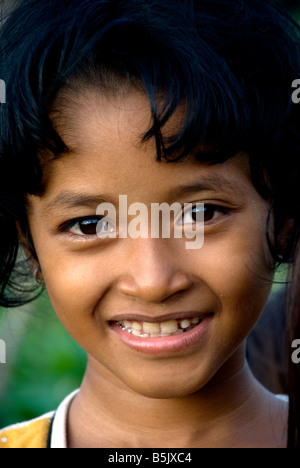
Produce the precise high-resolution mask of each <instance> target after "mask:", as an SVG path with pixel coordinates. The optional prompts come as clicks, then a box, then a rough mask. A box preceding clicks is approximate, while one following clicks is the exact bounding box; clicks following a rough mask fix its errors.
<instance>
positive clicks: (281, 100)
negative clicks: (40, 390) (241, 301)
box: [0, 0, 300, 307]
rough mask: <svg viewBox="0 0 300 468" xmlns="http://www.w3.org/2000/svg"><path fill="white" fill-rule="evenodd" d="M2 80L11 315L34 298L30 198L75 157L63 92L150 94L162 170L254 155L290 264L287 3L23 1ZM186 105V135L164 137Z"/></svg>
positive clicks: (151, 133) (292, 72)
mask: <svg viewBox="0 0 300 468" xmlns="http://www.w3.org/2000/svg"><path fill="white" fill-rule="evenodd" d="M0 78H1V79H2V80H4V81H5V83H6V87H7V89H6V103H5V104H2V105H1V106H0V107H1V108H0V200H1V203H0V232H1V234H0V236H1V238H0V239H1V242H0V305H2V306H5V307H9V306H12V305H14V306H15V305H19V304H22V303H24V302H25V301H26V300H30V299H31V298H32V297H33V296H32V293H33V289H32V288H30V287H29V289H28V288H27V289H26V288H25V284H26V281H24V279H23V280H22V281H23V282H22V281H21V280H20V278H19V276H18V272H19V270H18V268H17V265H18V262H17V259H18V252H19V237H18V231H17V226H16V222H17V221H18V225H19V226H21V228H22V230H23V232H24V233H25V236H26V237H27V241H28V244H29V245H31V247H32V249H31V250H32V252H33V255H34V245H33V243H32V240H31V237H30V231H29V228H28V225H27V218H26V196H27V195H28V194H40V193H42V190H43V169H42V162H41V149H43V148H46V149H47V150H49V151H50V152H51V154H52V155H53V157H54V158H57V157H60V155H61V154H62V153H64V152H67V151H68V148H67V145H66V144H65V142H64V141H63V139H62V137H61V136H60V135H59V133H58V131H57V130H56V129H55V128H54V125H53V122H52V121H51V117H50V114H51V110H53V106H54V104H55V102H56V100H57V96H58V95H59V93H60V92H61V91H62V90H63V89H66V88H67V87H73V89H74V88H75V89H77V91H78V92H82V86H80V83H81V84H82V83H85V84H87V83H89V84H92V85H93V86H99V87H101V86H102V87H103V86H105V87H106V88H107V87H108V86H109V83H113V82H114V83H115V82H119V83H124V82H126V83H128V84H130V85H132V86H136V87H140V88H141V87H142V89H143V90H144V91H145V93H146V94H147V96H148V98H149V102H150V105H151V110H152V126H151V128H150V129H149V130H148V131H147V133H146V134H145V135H144V136H143V141H147V139H150V138H152V137H154V138H155V139H156V143H157V159H158V161H162V160H164V161H169V162H172V161H174V160H180V159H182V158H184V157H185V156H186V155H187V154H189V153H193V154H195V155H196V157H197V158H198V159H199V160H201V161H205V162H208V163H211V164H219V163H222V162H224V161H226V160H227V159H229V158H230V157H232V156H234V155H235V154H236V153H237V152H239V151H245V152H247V153H248V154H249V163H250V170H251V174H252V179H253V183H254V185H255V187H256V188H257V190H258V191H259V193H261V195H262V196H263V197H265V198H267V199H270V201H271V202H272V209H273V211H274V219H275V226H274V229H275V237H274V239H273V240H272V242H271V241H269V244H270V249H271V253H272V257H273V259H274V261H279V260H280V261H289V260H290V253H289V250H288V249H287V248H286V247H287V246H288V242H287V243H286V244H285V245H284V248H283V247H282V243H281V244H280V243H279V241H278V242H277V239H279V232H280V231H281V229H282V227H283V225H284V223H285V221H286V219H293V217H294V212H295V210H296V209H297V205H298V200H299V198H298V199H296V198H295V197H296V195H297V193H298V192H297V191H298V187H297V183H296V180H297V177H296V174H298V173H299V154H300V153H299V150H300V132H299V126H300V106H296V105H295V104H293V103H292V99H291V95H292V91H293V90H292V87H291V85H292V82H293V81H294V80H295V79H297V78H300V50H299V28H298V26H297V24H296V23H295V22H294V21H293V20H292V19H291V18H290V17H289V16H288V15H287V14H286V13H285V12H284V11H282V10H281V9H280V8H279V6H278V5H277V2H273V1H271V0H264V1H263V2H262V1H261V0H226V1H225V0H194V1H193V0H164V1H163V2H162V1H160V0H65V1H64V2H62V1H61V0H48V1H47V2H45V1H42V0H21V1H20V0H19V1H18V2H17V5H16V7H15V8H14V10H13V11H12V13H11V14H10V15H9V17H8V18H5V19H3V26H2V28H1V32H0ZM111 86H112V84H111ZM182 104H183V105H184V109H185V119H184V122H183V124H182V127H181V129H180V131H179V132H177V134H175V135H173V136H170V135H169V136H168V137H167V138H166V137H163V132H162V129H163V126H164V125H165V124H166V122H168V120H169V119H170V118H171V116H172V115H173V114H174V112H175V110H176V109H178V107H179V105H182ZM27 286H28V285H27ZM25 290H26V291H25ZM25 292H26V294H25ZM27 293H29V295H28V294H27Z"/></svg>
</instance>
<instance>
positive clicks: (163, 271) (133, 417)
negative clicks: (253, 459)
mask: <svg viewBox="0 0 300 468" xmlns="http://www.w3.org/2000/svg"><path fill="white" fill-rule="evenodd" d="M298 35H299V31H298V28H297V26H296V24H294V22H293V21H292V20H291V19H290V18H288V17H287V16H286V15H285V14H284V13H283V12H281V11H280V10H279V9H278V8H277V7H276V6H275V5H273V4H272V2H269V1H267V2H260V1H258V0H251V1H250V0H249V1H243V2H242V1H240V0H226V1H224V0H209V1H206V0H197V1H187V0H186V1H184V0H178V1H176V2H174V0H172V1H169V0H166V1H164V2H157V1H154V0H144V1H143V2H141V1H137V0H129V1H128V0H126V1H122V0H105V1H104V0H103V1H102V0H84V1H82V0H68V1H65V2H63V4H62V2H61V1H59V0H52V1H51V2H42V1H40V0H23V1H20V2H19V4H18V6H17V8H16V9H15V10H14V11H13V13H12V14H11V16H10V17H9V18H8V19H7V21H6V22H5V24H4V26H3V28H2V32H1V38H0V44H1V74H2V76H1V78H2V79H3V80H4V81H5V83H6V85H7V96H6V104H5V105H2V107H1V148H0V155H1V159H0V166H1V167H0V178H1V183H0V187H1V188H0V190H1V217H0V223H1V243H0V245H1V247H0V249H1V251H0V252H1V253H0V255H1V267H0V268H1V269H0V281H1V305H2V306H5V307H9V306H12V305H17V304H23V303H24V302H26V301H28V300H31V299H32V298H33V290H32V283H30V281H29V280H28V281H27V282H25V281H24V270H22V269H21V267H22V265H20V264H19V262H18V261H17V254H18V251H19V249H21V248H22V249H23V250H24V251H25V252H26V254H27V257H28V262H26V264H25V265H23V267H24V268H25V269H26V268H27V273H28V278H29V277H30V276H33V277H34V279H35V280H36V282H37V283H38V284H39V285H40V286H44V287H46V288H47V292H48V294H49V298H50V300H51V303H52V305H53V308H54V310H55V312H56V314H57V315H58V317H59V318H60V320H61V322H62V323H63V325H64V326H65V328H66V329H67V330H68V332H69V333H70V334H71V335H72V336H73V337H74V338H75V339H76V340H77V342H78V343H79V344H80V345H81V346H82V347H83V348H84V349H85V350H86V352H87V355H88V365H87V369H86V373H85V376H84V378H83V382H82V385H81V387H80V389H79V390H78V391H76V392H74V393H73V394H72V395H70V396H69V397H68V398H67V399H66V400H65V401H64V402H63V403H62V404H61V405H60V406H59V408H58V410H57V411H56V412H55V413H50V414H47V415H45V416H42V417H41V418H38V419H37V420H34V421H31V422H27V423H23V424H21V425H17V426H14V427H10V428H6V429H4V430H3V431H1V432H0V446H1V447H14V448H15V447H36V448H41V447H51V448H52V447H63V448H74V447H85V448H89V447H114V448H117V447H152V448H154V447H182V448H184V447H185V448H188V447H189V448H190V447H285V446H286V431H287V413H288V408H287V403H286V402H285V401H284V400H283V399H281V398H278V396H276V395H273V394H271V393H269V392H268V391H267V390H265V389H264V388H263V387H262V386H261V385H260V384H259V383H258V382H257V381H256V380H255V379H254V377H253V376H252V374H251V372H250V370H249V368H248V366H247V364H246V362H245V340H246V338H247V336H248V334H249V333H250V331H251V330H252V328H253V326H254V325H255V323H256V321H257V320H258V318H259V315H260V313H261V311H262V309H263V307H264V305H265V303H266V300H267V298H268V295H269V293H270V287H271V284H272V279H273V275H274V271H275V267H276V264H277V263H278V262H282V261H289V258H288V257H287V252H288V249H287V246H288V245H289V243H290V240H291V236H292V235H293V219H294V213H295V210H296V207H297V203H298V201H297V200H295V198H294V193H295V190H296V189H295V185H296V184H295V181H294V179H293V174H294V172H295V170H296V169H297V167H299V156H298V154H299V143H300V140H299V135H300V133H299V122H300V119H299V115H298V114H299V110H298V109H299V108H298V107H297V106H296V105H293V103H292V99H291V94H292V91H293V89H292V87H291V84H292V82H293V81H294V80H295V79H296V78H297V77H300V70H299V66H300V65H299V64H300V60H299V58H300V57H299V37H298ZM121 196H122V197H123V198H120V197H121ZM124 197H126V210H125V211H124V206H123V204H122V206H121V202H120V200H124ZM136 203H139V205H138V206H139V207H140V213H139V216H137V218H134V215H137V209H136V207H137V205H136ZM163 204H165V205H163ZM157 205H159V206H160V207H162V205H163V206H164V207H165V206H167V207H169V208H170V211H169V213H170V227H172V228H174V229H173V231H172V233H171V234H170V235H169V236H165V235H161V234H162V232H161V231H163V228H164V226H162V227H161V231H160V235H159V236H155V235H151V234H152V233H153V232H154V231H153V230H152V228H153V226H152V225H151V220H150V219H149V217H148V218H147V226H149V229H148V230H147V229H146V231H147V232H145V229H144V230H143V232H142V228H141V225H142V224H143V226H144V227H145V223H144V220H145V216H146V214H147V213H149V210H150V208H152V207H153V206H156V207H157ZM178 206H179V207H180V208H178ZM99 207H100V209H99ZM112 208H114V210H115V211H114V210H113V209H112ZM171 208H172V209H173V211H172V210H171ZM107 212H108V214H107ZM142 212H143V213H142ZM171 212H172V215H171ZM111 213H113V214H111ZM114 213H115V214H118V216H114ZM142 215H143V216H142ZM120 219H121V220H120ZM132 223H133V224H132ZM133 226H134V227H135V229H134V230H132V229H131V230H130V229H129V227H131V228H132V227H133ZM203 227H204V242H203V244H201V246H199V247H198V248H197V249H188V248H187V246H186V238H191V237H192V236H193V235H194V234H195V233H196V232H202V231H201V230H202V229H203ZM127 228H128V229H127ZM133 231H134V234H133ZM179 232H180V233H181V234H182V233H183V235H182V236H179V235H175V233H179ZM185 237H186V238H185ZM30 272H31V273H30ZM20 275H22V276H20ZM20 278H22V280H21V279H20ZM54 338H55V337H54Z"/></svg>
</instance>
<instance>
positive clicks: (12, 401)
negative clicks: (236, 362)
mask: <svg viewBox="0 0 300 468" xmlns="http://www.w3.org/2000/svg"><path fill="white" fill-rule="evenodd" d="M262 1H263V0H262ZM282 3H283V4H285V6H286V7H287V8H288V9H289V11H291V12H292V13H293V14H294V15H295V17H296V18H297V19H298V20H300V0H290V1H285V2H282ZM295 78H300V77H295ZM278 279H279V280H282V279H284V273H282V272H281V273H280V274H279V276H278ZM280 287H282V286H281V285H280V284H275V285H274V291H276V290H278V288H280ZM0 339H2V340H5V342H6V364H0V428H1V427H4V426H6V425H8V424H12V423H15V422H20V421H24V420H28V419H30V418H34V417H36V416H39V415H41V414H43V413H45V412H48V411H50V410H53V409H55V408H56V407H57V405H58V404H59V403H60V402H61V401H62V399H63V398H64V397H65V396H66V395H67V394H68V393H70V392H71V391H73V390H74V389H76V388H78V387H79V385H80V382H81V379H82V376H83V374H84V370H85V366H86V355H85V352H84V351H83V350H82V349H81V348H80V347H79V346H78V345H77V343H76V342H75V341H74V340H73V339H72V338H71V337H70V335H69V334H68V333H67V332H66V331H65V329H64V328H63V327H62V325H61V324H60V322H59V321H58V319H57V317H56V315H55V313H54V311H53V309H52V306H51V304H50V302H49V300H48V297H47V293H46V291H45V292H44V293H43V294H42V296H41V297H39V298H38V299H37V300H36V301H34V302H33V303H31V304H29V305H26V306H24V307H22V308H18V309H10V310H4V309H0Z"/></svg>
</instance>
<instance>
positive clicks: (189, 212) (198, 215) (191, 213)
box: [181, 203, 228, 224]
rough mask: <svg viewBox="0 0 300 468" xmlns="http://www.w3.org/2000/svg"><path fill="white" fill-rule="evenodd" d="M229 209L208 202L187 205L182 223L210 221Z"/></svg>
mask: <svg viewBox="0 0 300 468" xmlns="http://www.w3.org/2000/svg"><path fill="white" fill-rule="evenodd" d="M226 213H228V210H227V209H226V208H223V207H221V206H217V205H212V204H211V205H210V204H206V203H195V204H193V206H192V207H191V208H187V207H185V209H184V211H183V213H182V219H181V224H195V223H202V222H204V223H208V222H210V221H213V220H214V219H216V218H217V217H218V216H219V215H220V214H226Z"/></svg>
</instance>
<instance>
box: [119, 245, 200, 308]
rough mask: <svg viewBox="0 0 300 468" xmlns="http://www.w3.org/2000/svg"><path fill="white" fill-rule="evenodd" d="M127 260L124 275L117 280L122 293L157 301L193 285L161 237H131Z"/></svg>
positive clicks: (181, 264)
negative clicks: (132, 238)
mask: <svg viewBox="0 0 300 468" xmlns="http://www.w3.org/2000/svg"><path fill="white" fill-rule="evenodd" d="M126 260H127V263H126V274H124V275H122V277H121V278H120V280H119V282H118V289H119V291H120V292H121V293H122V294H125V295H128V296H131V297H135V298H139V299H141V300H143V301H146V302H152V303H160V302H163V301H165V300H166V299H168V298H170V297H171V296H173V295H174V294H176V293H179V292H183V291H187V290H188V289H190V288H191V286H192V284H193V281H192V277H191V276H190V275H189V274H188V273H187V272H186V271H184V268H183V263H182V261H180V259H179V258H178V256H177V257H176V255H175V252H174V251H172V250H171V249H168V248H167V246H166V243H165V242H163V241H162V240H161V239H134V240H133V241H132V245H131V248H130V249H128V250H127V258H126Z"/></svg>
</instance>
